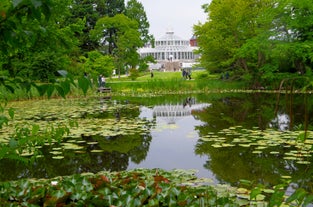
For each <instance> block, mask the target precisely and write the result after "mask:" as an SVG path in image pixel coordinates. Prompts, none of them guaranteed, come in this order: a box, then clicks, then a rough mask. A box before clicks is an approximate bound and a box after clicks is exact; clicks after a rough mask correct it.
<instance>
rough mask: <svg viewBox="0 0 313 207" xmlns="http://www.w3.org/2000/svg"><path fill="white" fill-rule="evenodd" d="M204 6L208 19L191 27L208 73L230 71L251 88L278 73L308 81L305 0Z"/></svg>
mask: <svg viewBox="0 0 313 207" xmlns="http://www.w3.org/2000/svg"><path fill="white" fill-rule="evenodd" d="M203 8H204V10H205V12H206V13H207V14H208V17H209V20H210V21H207V22H205V23H204V24H200V25H196V26H195V27H194V29H195V33H196V36H197V38H198V39H197V40H198V44H199V47H200V49H199V52H200V53H201V55H202V56H201V64H202V66H203V67H205V68H207V69H208V70H209V71H211V72H227V71H228V72H230V73H235V74H236V75H239V76H241V77H243V78H244V79H246V80H248V81H249V82H250V84H251V86H252V87H254V88H260V87H266V86H267V85H268V84H269V83H272V82H276V81H279V80H277V74H280V73H287V74H292V75H293V76H294V77H297V76H299V74H300V75H301V76H307V77H310V79H311V80H312V76H311V74H312V67H313V64H312V43H313V39H312V29H311V27H312V21H313V15H312V13H311V11H312V9H313V7H312V4H311V1H310V0H303V1H301V2H299V1H298V0H278V1H277V0H265V1H256V0H212V2H211V3H210V4H207V5H204V6H203ZM225 14H227V15H225ZM303 84H311V85H312V83H311V81H306V82H305V83H303Z"/></svg>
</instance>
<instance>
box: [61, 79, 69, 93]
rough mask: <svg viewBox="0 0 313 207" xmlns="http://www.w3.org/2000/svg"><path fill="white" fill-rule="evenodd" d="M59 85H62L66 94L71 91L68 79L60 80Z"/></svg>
mask: <svg viewBox="0 0 313 207" xmlns="http://www.w3.org/2000/svg"><path fill="white" fill-rule="evenodd" d="M61 87H62V89H63V91H64V94H65V95H67V94H68V93H69V92H70V91H71V85H70V83H69V82H68V81H64V82H62V83H61Z"/></svg>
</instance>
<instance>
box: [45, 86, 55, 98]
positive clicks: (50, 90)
mask: <svg viewBox="0 0 313 207" xmlns="http://www.w3.org/2000/svg"><path fill="white" fill-rule="evenodd" d="M53 91H54V85H52V84H49V85H48V88H47V96H48V98H51V96H52V93H53Z"/></svg>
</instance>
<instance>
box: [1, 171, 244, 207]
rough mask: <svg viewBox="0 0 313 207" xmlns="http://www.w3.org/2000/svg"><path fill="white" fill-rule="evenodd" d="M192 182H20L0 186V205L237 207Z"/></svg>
mask: <svg viewBox="0 0 313 207" xmlns="http://www.w3.org/2000/svg"><path fill="white" fill-rule="evenodd" d="M195 180H196V177H195V176H194V174H192V173H190V172H188V171H182V170H174V171H172V172H166V171H163V170H160V169H153V170H146V169H137V170H133V171H128V172H125V171H122V172H99V173H97V174H92V173H86V174H81V175H72V176H66V177H56V178H52V179H40V180H34V179H23V180H18V181H12V182H2V183H0V202H1V204H2V205H7V206H9V205H22V206H188V207H192V206H195V207H196V206H199V207H200V206H212V205H214V206H216V205H221V206H224V205H226V204H228V205H231V206H239V204H238V201H237V199H236V196H229V195H230V194H229V193H227V191H225V190H224V194H223V195H222V194H220V193H218V192H217V191H216V190H214V189H213V188H212V187H210V186H199V185H190V183H192V182H193V181H195ZM186 183H187V184H186ZM195 183H196V182H195Z"/></svg>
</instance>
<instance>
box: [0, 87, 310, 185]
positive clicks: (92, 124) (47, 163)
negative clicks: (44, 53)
mask: <svg viewBox="0 0 313 207" xmlns="http://www.w3.org/2000/svg"><path fill="white" fill-rule="evenodd" d="M308 103H312V97H310V96H305V95H292V96H290V95H277V94H262V93H255V94H252V93H249V94H245V93H244V94H193V95H171V96H151V97H109V98H106V97H96V98H92V99H67V100H49V101H46V100H39V101H21V102H14V103H10V106H11V107H13V108H15V113H16V116H15V120H14V121H13V122H12V123H11V125H9V126H8V127H5V128H4V129H3V130H2V131H1V133H0V136H1V138H0V140H1V141H2V142H4V141H3V140H7V139H8V138H10V137H12V136H13V135H12V134H13V132H12V129H14V126H16V124H18V125H19V126H21V125H23V126H24V125H26V126H31V125H33V124H36V125H39V126H40V127H41V128H45V127H47V126H51V125H55V124H60V123H62V124H66V123H67V122H68V121H69V120H71V121H75V122H77V124H78V127H73V128H71V130H70V131H71V132H70V134H69V135H67V137H65V138H64V139H63V140H61V141H53V142H47V143H46V144H45V145H43V146H42V147H38V149H39V152H40V156H39V157H38V159H36V160H35V161H34V162H33V163H31V164H26V163H23V162H19V161H15V160H11V159H4V160H1V161H0V180H2V181H3V180H15V179H19V178H26V177H34V178H49V177H55V176H59V175H71V174H75V173H82V172H94V173H95V172H98V171H105V170H108V171H121V170H127V169H134V168H162V169H166V170H171V169H176V168H178V169H195V170H197V176H199V177H206V178H210V179H211V180H212V182H214V183H226V184H230V185H238V183H239V180H241V179H246V180H251V181H254V182H257V183H262V184H264V185H276V184H278V183H281V182H283V179H285V178H288V179H292V180H293V185H294V186H296V187H298V186H302V187H304V188H306V189H312V188H311V187H312V176H313V168H312V164H311V162H312V161H313V160H312V144H313V135H312V134H310V133H308V134H307V137H306V139H301V137H303V136H302V135H303V130H304V129H307V130H308V131H309V132H311V131H310V130H312V113H313V111H312V110H313V109H312V106H311V105H309V104H308ZM301 134H302V135H301Z"/></svg>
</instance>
